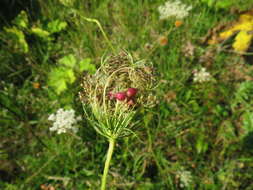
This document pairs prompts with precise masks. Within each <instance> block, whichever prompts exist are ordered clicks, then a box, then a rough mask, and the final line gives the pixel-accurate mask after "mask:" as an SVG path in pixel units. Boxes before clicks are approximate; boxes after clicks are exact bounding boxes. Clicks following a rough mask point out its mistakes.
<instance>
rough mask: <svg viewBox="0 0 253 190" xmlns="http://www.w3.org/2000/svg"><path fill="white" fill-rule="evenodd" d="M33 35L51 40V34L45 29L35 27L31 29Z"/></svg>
mask: <svg viewBox="0 0 253 190" xmlns="http://www.w3.org/2000/svg"><path fill="white" fill-rule="evenodd" d="M31 33H33V34H35V35H37V36H39V37H41V38H44V39H49V38H48V37H49V35H50V33H49V32H48V31H46V30H43V29H41V28H38V27H33V28H32V29H31Z"/></svg>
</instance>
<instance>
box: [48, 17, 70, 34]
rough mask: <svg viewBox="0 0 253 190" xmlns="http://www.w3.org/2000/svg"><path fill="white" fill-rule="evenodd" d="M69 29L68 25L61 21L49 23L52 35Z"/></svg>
mask: <svg viewBox="0 0 253 190" xmlns="http://www.w3.org/2000/svg"><path fill="white" fill-rule="evenodd" d="M66 27H67V23H66V22H64V21H60V20H58V19H57V20H54V21H51V22H49V23H48V25H47V29H48V31H49V32H50V33H56V32H60V31H62V30H64V29H65V28H66Z"/></svg>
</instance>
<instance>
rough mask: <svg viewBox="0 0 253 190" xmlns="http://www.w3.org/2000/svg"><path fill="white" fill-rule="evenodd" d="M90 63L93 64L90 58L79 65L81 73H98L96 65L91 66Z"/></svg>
mask: <svg viewBox="0 0 253 190" xmlns="http://www.w3.org/2000/svg"><path fill="white" fill-rule="evenodd" d="M90 62H91V59H90V58H86V59H83V60H82V61H81V62H80V63H79V69H80V71H88V72H89V73H94V72H95V71H96V67H95V65H93V64H91V63H90Z"/></svg>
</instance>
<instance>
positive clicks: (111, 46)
mask: <svg viewBox="0 0 253 190" xmlns="http://www.w3.org/2000/svg"><path fill="white" fill-rule="evenodd" d="M80 17H81V18H83V19H84V20H86V21H88V22H94V23H96V24H97V25H98V28H99V29H100V31H101V32H102V34H103V36H104V38H105V40H106V42H107V43H108V45H109V47H110V48H111V49H112V51H113V52H115V49H114V47H113V45H112V43H111V41H110V40H109V38H108V37H107V35H106V33H105V31H104V29H103V27H102V26H101V24H100V22H99V21H98V20H96V19H93V18H87V17H84V16H82V15H80Z"/></svg>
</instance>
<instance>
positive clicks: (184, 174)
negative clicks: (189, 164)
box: [177, 170, 192, 188]
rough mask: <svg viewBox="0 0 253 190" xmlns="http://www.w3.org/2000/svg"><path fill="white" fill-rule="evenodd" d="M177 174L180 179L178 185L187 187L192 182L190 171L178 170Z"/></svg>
mask: <svg viewBox="0 0 253 190" xmlns="http://www.w3.org/2000/svg"><path fill="white" fill-rule="evenodd" d="M177 175H178V177H179V179H180V187H181V188H183V187H189V186H190V185H191V183H192V174H191V172H190V171H186V170H179V171H178V172H177Z"/></svg>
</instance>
